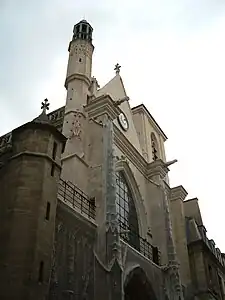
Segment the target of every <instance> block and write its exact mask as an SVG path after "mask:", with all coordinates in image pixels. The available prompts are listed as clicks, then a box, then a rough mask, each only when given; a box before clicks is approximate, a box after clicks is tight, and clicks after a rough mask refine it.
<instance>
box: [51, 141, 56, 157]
mask: <svg viewBox="0 0 225 300" xmlns="http://www.w3.org/2000/svg"><path fill="white" fill-rule="evenodd" d="M56 153H57V143H56V142H54V144H53V148H52V158H53V159H54V160H55V158H56Z"/></svg>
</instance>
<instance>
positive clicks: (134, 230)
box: [116, 172, 140, 250]
mask: <svg viewBox="0 0 225 300" xmlns="http://www.w3.org/2000/svg"><path fill="white" fill-rule="evenodd" d="M116 190H117V192H116V209H117V214H118V220H119V227H120V235H121V237H122V238H123V239H124V240H125V241H126V242H127V243H129V244H130V245H131V246H132V247H134V248H136V249H137V250H140V241H139V228H138V219H137V212H136V209H135V204H134V200H133V198H132V194H131V191H130V189H129V187H128V185H127V182H126V179H125V177H124V175H123V173H122V172H118V173H117V174H116Z"/></svg>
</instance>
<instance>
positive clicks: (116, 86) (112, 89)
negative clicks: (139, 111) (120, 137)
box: [97, 74, 142, 154]
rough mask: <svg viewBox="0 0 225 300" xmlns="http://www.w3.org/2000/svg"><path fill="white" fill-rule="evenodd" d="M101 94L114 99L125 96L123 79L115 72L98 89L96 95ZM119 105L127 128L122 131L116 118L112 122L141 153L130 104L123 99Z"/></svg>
mask: <svg viewBox="0 0 225 300" xmlns="http://www.w3.org/2000/svg"><path fill="white" fill-rule="evenodd" d="M103 94H108V95H110V97H111V98H112V99H113V100H114V101H117V100H121V99H123V98H124V97H127V93H126V90H125V87H124V84H123V80H122V78H121V76H120V75H119V74H116V76H115V77H114V78H113V79H112V80H110V81H109V82H108V83H107V84H106V85H105V86H103V87H102V88H101V89H100V90H98V92H97V97H99V96H102V95H103ZM119 107H120V109H121V110H122V111H123V113H124V114H125V115H126V117H127V120H128V123H129V129H128V130H127V131H126V132H125V131H123V129H122V128H121V127H120V125H119V122H118V120H117V119H116V120H114V124H115V125H116V126H117V127H118V128H119V129H120V130H121V131H122V132H123V134H124V135H125V136H126V138H127V139H128V140H129V141H130V143H131V144H132V145H133V146H134V147H135V148H136V149H137V150H138V152H139V153H140V154H142V150H141V146H140V142H139V139H138V135H137V131H136V128H135V126H134V121H133V114H132V110H131V107H130V104H129V102H128V101H125V102H123V103H122V104H121V105H120V106H119Z"/></svg>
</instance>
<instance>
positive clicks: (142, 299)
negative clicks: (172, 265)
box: [124, 267, 156, 300]
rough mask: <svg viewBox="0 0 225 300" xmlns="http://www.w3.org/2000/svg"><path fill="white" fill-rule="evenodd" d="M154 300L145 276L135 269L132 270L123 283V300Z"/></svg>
mask: <svg viewBox="0 0 225 300" xmlns="http://www.w3.org/2000/svg"><path fill="white" fill-rule="evenodd" d="M137 299H138V300H150V299H151V300H156V296H155V293H154V291H153V289H152V286H151V284H150V282H149V280H148V278H147V276H146V274H145V272H144V271H143V270H142V269H141V268H140V267H137V268H135V269H134V270H132V271H131V272H130V273H129V274H128V275H127V278H126V280H125V283H124V300H137Z"/></svg>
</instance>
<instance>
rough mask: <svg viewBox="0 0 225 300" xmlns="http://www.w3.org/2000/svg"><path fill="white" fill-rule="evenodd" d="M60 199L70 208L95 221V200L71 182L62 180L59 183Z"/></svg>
mask: <svg viewBox="0 0 225 300" xmlns="http://www.w3.org/2000/svg"><path fill="white" fill-rule="evenodd" d="M58 198H59V199H60V200H61V201H63V202H64V203H66V204H68V205H69V206H71V207H73V208H75V209H76V210H77V211H79V212H80V213H81V214H84V215H85V216H86V217H88V218H89V219H95V215H96V207H95V198H89V197H88V196H87V195H86V194H85V193H84V192H83V191H81V190H80V189H79V188H78V187H77V186H75V185H74V184H72V183H71V182H66V181H64V180H62V179H60V181H59V186H58Z"/></svg>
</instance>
